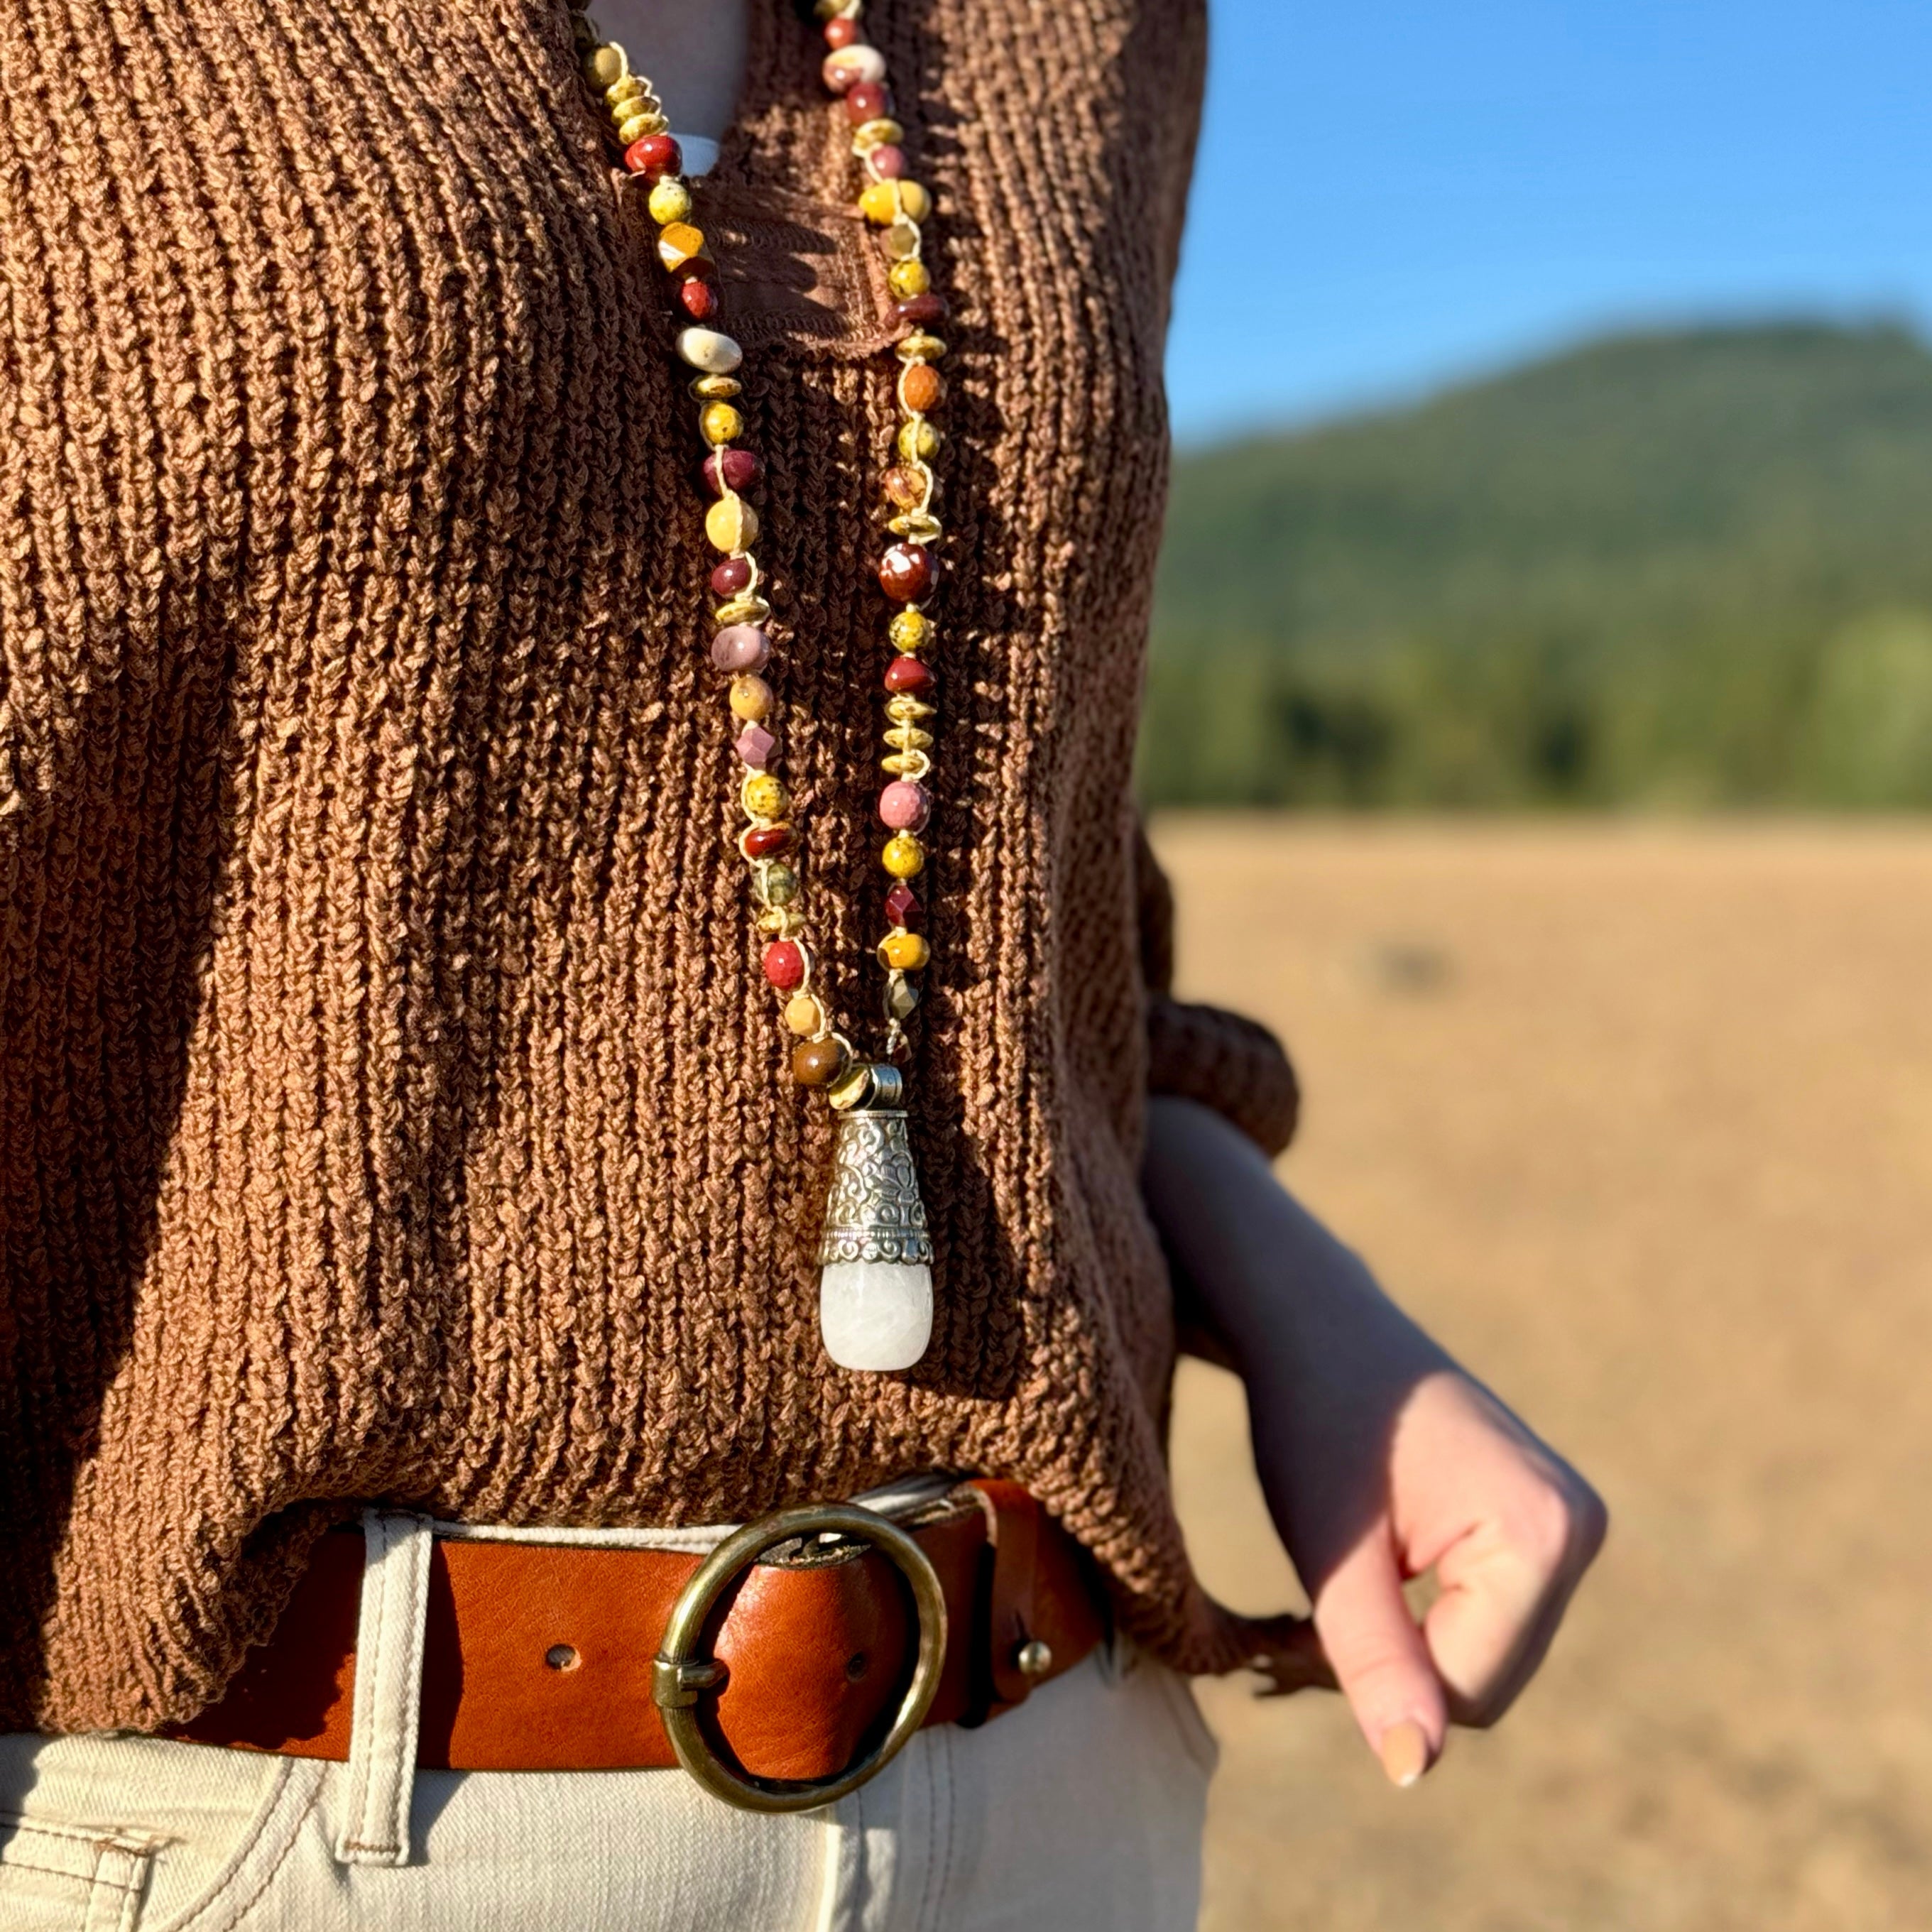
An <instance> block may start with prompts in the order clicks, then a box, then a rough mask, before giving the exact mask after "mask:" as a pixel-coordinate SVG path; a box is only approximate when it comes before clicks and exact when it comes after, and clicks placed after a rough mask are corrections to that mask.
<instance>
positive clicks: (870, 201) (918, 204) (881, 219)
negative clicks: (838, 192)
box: [859, 181, 932, 228]
mask: <svg viewBox="0 0 1932 1932" xmlns="http://www.w3.org/2000/svg"><path fill="white" fill-rule="evenodd" d="M859 212H860V213H861V214H863V215H864V216H865V219H866V220H868V221H869V222H871V223H873V225H874V226H875V227H879V228H886V227H889V226H891V225H892V223H894V222H895V221H898V220H907V221H923V220H925V219H926V217H927V216H928V215H929V214H931V213H932V196H931V195H929V194H928V193H926V190H925V189H924V188H922V187H920V186H919V183H918V182H917V181H874V182H873V183H872V184H871V186H870V187H868V188H867V189H866V190H865V192H864V193H862V194H861V195H860V196H859Z"/></svg>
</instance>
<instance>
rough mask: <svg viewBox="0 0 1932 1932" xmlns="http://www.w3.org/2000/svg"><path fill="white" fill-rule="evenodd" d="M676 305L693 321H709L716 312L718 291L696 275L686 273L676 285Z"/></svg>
mask: <svg viewBox="0 0 1932 1932" xmlns="http://www.w3.org/2000/svg"><path fill="white" fill-rule="evenodd" d="M677 305H678V307H679V308H681V309H682V310H683V311H684V312H685V314H686V315H688V316H689V317H690V318H691V320H692V321H693V322H709V320H711V318H712V317H713V316H715V314H717V313H718V306H719V305H718V291H717V290H716V289H715V288H714V287H712V285H711V284H710V283H709V282H707V281H704V280H703V278H701V277H699V276H697V275H688V276H686V277H685V279H684V280H683V281H681V282H679V284H678V285H677Z"/></svg>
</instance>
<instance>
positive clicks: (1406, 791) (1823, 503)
mask: <svg viewBox="0 0 1932 1932" xmlns="http://www.w3.org/2000/svg"><path fill="white" fill-rule="evenodd" d="M1149 704H1150V711H1149V718H1148V725H1147V728H1146V730H1145V734H1144V737H1143V742H1142V760H1141V775H1142V788H1143V790H1144V792H1145V795H1146V796H1147V797H1148V799H1149V800H1150V802H1155V803H1166V802H1228V803H1269V802H1340V803H1358V804H1365V805H1376V804H1395V805H1405V804H1414V805H1436V804H1457V803H1466V804H1471V805H1512V804H1550V803H1575V804H1581V805H1588V804H1619V803H1631V802H1637V803H1642V802H1681V803H1690V804H1699V803H1712V804H1727V803H1735V804H1753V803H1781V804H1793V805H1840V804H1842V805H1909V804H1932V352H1928V350H1927V347H1926V346H1925V345H1924V344H1923V343H1921V342H1920V341H1918V340H1917V339H1916V338H1915V337H1914V336H1913V335H1911V334H1910V333H1909V332H1907V331H1906V330H1904V329H1900V328H1896V327H1873V328H1868V329H1841V328H1832V327H1827V326H1813V325H1802V326H1801V325H1796V324H1794V325H1790V326H1766V327H1759V328H1748V329H1708V330H1700V331H1695V332H1682V333H1677V334H1670V335H1633V336H1627V337H1622V338H1616V339H1613V340H1610V341H1603V342H1600V343H1597V344H1592V345H1590V346H1589V347H1583V348H1580V349H1578V350H1575V351H1574V352H1572V353H1568V354H1566V355H1563V356H1558V357H1556V358H1554V359H1551V360H1549V361H1546V362H1539V363H1537V364H1535V365H1532V366H1531V367H1529V368H1524V369H1522V370H1520V371H1515V372H1514V373H1512V374H1507V375H1505V376H1502V377H1498V378H1496V379H1494V380H1490V381H1487V382H1483V383H1476V384H1473V385H1471V386H1469V387H1466V388H1463V389H1457V390H1455V391H1453V392H1450V393H1448V394H1446V395H1442V396H1439V397H1438V398H1435V399H1434V400H1433V401H1428V402H1426V403H1424V404H1421V405H1419V406H1418V407H1413V408H1409V409H1405V410H1396V411H1391V412H1390V413H1387V414H1384V415H1379V416H1373V417H1367V418H1363V419H1357V420H1353V421H1349V422H1342V423H1338V424H1336V425H1333V426H1331V427H1328V428H1319V429H1316V430H1311V431H1304V432H1301V433H1298V434H1286V435H1280V436H1275V437H1265V438H1260V439H1257V440H1253V441H1249V442H1244V443H1236V444H1233V445H1232V446H1225V447H1222V448H1219V449H1213V450H1210V451H1206V452H1200V453H1198V454H1196V455H1190V456H1188V457H1186V458H1183V459H1181V460H1180V461H1179V462H1178V464H1177V466H1176V472H1175V486H1174V493H1173V499H1172V508H1171V511H1170V514H1169V526H1168V534H1167V542H1166V550H1165V552H1164V554H1163V561H1162V565H1161V573H1160V586H1159V591H1158V595H1157V607H1156V617H1155V634H1154V667H1153V672H1152V676H1151V688H1150V692H1149Z"/></svg>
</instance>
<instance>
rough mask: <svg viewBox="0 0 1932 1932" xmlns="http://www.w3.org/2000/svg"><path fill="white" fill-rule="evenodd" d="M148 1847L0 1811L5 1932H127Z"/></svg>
mask: <svg viewBox="0 0 1932 1932" xmlns="http://www.w3.org/2000/svg"><path fill="white" fill-rule="evenodd" d="M153 1856H154V1841H153V1840H152V1839H151V1838H145V1837H142V1836H140V1835H137V1834H134V1833H129V1832H90V1831H86V1830H83V1829H81V1828H80V1827H79V1826H68V1825H55V1824H50V1823H47V1822H46V1821H45V1820H40V1819H31V1818H23V1817H19V1816H18V1815H17V1814H13V1813H10V1812H5V1811H0V1925H4V1926H5V1927H6V1928H7V1932H133V1927H134V1926H135V1924H136V1920H137V1918H138V1916H139V1912H140V1909H141V1897H142V1893H143V1892H144V1891H145V1890H146V1888H147V1882H148V1866H149V1864H150V1862H151V1860H152V1858H153Z"/></svg>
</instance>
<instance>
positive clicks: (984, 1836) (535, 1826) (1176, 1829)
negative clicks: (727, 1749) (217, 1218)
mask: <svg viewBox="0 0 1932 1932" xmlns="http://www.w3.org/2000/svg"><path fill="white" fill-rule="evenodd" d="M372 1598H373V1593H367V1594H365V1601H364V1614H365V1628H364V1631H363V1634H362V1640H360V1641H359V1655H373V1654H374V1652H373V1650H372V1649H371V1643H372V1640H373V1638H374V1632H372V1631H371V1629H370V1628H369V1627H368V1616H369V1613H370V1605H371V1601H372ZM359 1694H360V1686H359ZM362 1708H363V1707H362V1703H360V1701H359V1703H358V1706H357V1709H358V1712H359V1714H360V1713H361V1712H362ZM413 1730H414V1727H413V1724H393V1725H389V1726H386V1727H385V1726H380V1725H377V1726H372V1727H371V1730H370V1731H368V1732H365V1733H364V1735H363V1736H362V1738H361V1739H360V1740H359V1743H360V1745H361V1748H360V1749H359V1751H356V1757H357V1758H358V1759H359V1760H360V1762H359V1763H358V1762H352V1763H350V1764H349V1765H337V1764H325V1763H318V1762H316V1761H314V1760H306V1759H298V1758H281V1757H263V1756H261V1755H259V1754H253V1753H250V1752H245V1751H226V1750H223V1749H220V1748H217V1747H214V1746H209V1745H191V1744H176V1743H172V1742H167V1741H165V1740H163V1739H153V1738H137V1737H127V1736H97V1737H71V1738H58V1739H46V1738H40V1737H35V1736H10V1737H7V1736H0V1927H4V1928H5V1932H227V1928H229V1927H236V1928H237V1932H446V1929H447V1932H656V1929H657V1928H658V1927H663V1928H664V1932H673V1928H674V1932H792V1928H798V1932H995V1928H1001V1932H1006V1928H1010V1932H1048V1928H1050V1932H1085V1928H1088V1927H1091V1928H1093V1932H1187V1928H1188V1927H1192V1926H1193V1924H1194V1922H1195V1916H1196V1905H1197V1902H1198V1899H1199V1889H1200V1855H1201V1827H1202V1814H1203V1811H1204V1808H1205V1801H1206V1793H1207V1787H1208V1777H1209V1775H1210V1773H1211V1771H1212V1769H1213V1768H1214V1744H1213V1742H1212V1741H1211V1739H1210V1738H1209V1736H1208V1732H1207V1730H1206V1728H1205V1726H1204V1725H1203V1724H1202V1721H1201V1718H1200V1715H1199V1712H1197V1711H1196V1709H1195V1706H1194V1700H1193V1695H1192V1694H1191V1693H1190V1691H1189V1689H1188V1688H1187V1684H1186V1683H1185V1682H1184V1680H1183V1679H1181V1678H1179V1677H1178V1676H1175V1674H1174V1673H1172V1672H1171V1671H1169V1670H1166V1669H1165V1668H1164V1667H1162V1666H1160V1665H1159V1664H1156V1663H1154V1662H1153V1661H1151V1659H1148V1658H1137V1657H1136V1656H1134V1655H1132V1654H1131V1653H1129V1652H1125V1651H1124V1650H1122V1649H1115V1650H1114V1651H1112V1652H1108V1651H1103V1652H1100V1653H1097V1655H1095V1656H1094V1657H1092V1658H1088V1660H1087V1661H1086V1662H1085V1663H1084V1664H1082V1665H1080V1666H1079V1668H1077V1669H1076V1670H1072V1671H1070V1672H1069V1673H1067V1675H1066V1676H1064V1677H1062V1678H1059V1679H1056V1680H1055V1682H1052V1683H1051V1684H1048V1685H1045V1686H1043V1688H1041V1689H1040V1690H1039V1691H1036V1692H1035V1693H1034V1695H1033V1697H1031V1698H1030V1699H1029V1700H1028V1701H1027V1702H1026V1703H1025V1704H1023V1705H1022V1706H1020V1707H1019V1709H1017V1710H1014V1711H1011V1712H1008V1713H1007V1715H1005V1716H1004V1717H1001V1718H996V1719H995V1721H993V1722H992V1723H991V1724H987V1725H985V1726H983V1727H981V1728H980V1729H978V1730H970V1731H969V1730H961V1729H959V1727H956V1726H952V1725H946V1726H939V1727H935V1728H933V1729H932V1730H926V1731H923V1732H922V1733H919V1736H916V1738H914V1739H913V1741H912V1742H911V1743H910V1745H907V1748H906V1749H905V1750H904V1751H903V1752H902V1753H901V1754H900V1755H899V1757H898V1758H897V1759H896V1760H894V1762H893V1763H891V1764H890V1765H889V1766H886V1769H885V1770H884V1771H883V1772H881V1773H880V1775H879V1776H878V1777H877V1778H875V1779H874V1781H872V1782H871V1784H868V1785H867V1786H865V1787H864V1788H863V1789H862V1790H859V1791H857V1792H856V1793H853V1795H852V1796H850V1797H849V1798H847V1799H844V1800H842V1801H841V1802H840V1803H838V1805H835V1806H832V1807H831V1808H828V1809H826V1810H825V1811H819V1812H814V1813H811V1814H806V1815H805V1816H802V1817H763V1816H756V1815H753V1814H748V1813H745V1812H742V1811H734V1810H733V1809H731V1808H730V1807H728V1806H727V1805H722V1804H721V1803H719V1802H718V1801H717V1800H716V1799H713V1798H712V1797H710V1796H709V1795H708V1794H707V1793H705V1792H703V1791H702V1790H700V1789H699V1788H698V1787H697V1785H696V1784H694V1783H693V1782H692V1781H691V1780H690V1779H689V1778H687V1777H686V1776H685V1775H684V1774H683V1773H682V1772H679V1771H633V1772H437V1771H413V1765H412V1764H410V1763H406V1762H404V1761H403V1760H402V1757H401V1753H402V1752H403V1751H404V1749H407V1751H408V1752H409V1754H410V1757H411V1758H412V1759H413V1751H414V1741H413ZM371 1736H375V1737H376V1739H377V1743H376V1748H374V1751H372V1750H371V1748H370V1739H371ZM352 1750H356V1747H354V1746H352ZM412 1772H413V1775H411V1774H412ZM372 1790H373V1791H374V1792H377V1793H387V1794H391V1796H390V1797H389V1799H387V1800H386V1802H388V1803H389V1805H390V1807H391V1815H392V1816H393V1817H394V1818H395V1821H396V1824H397V1826H398V1828H400V1829H398V1830H397V1831H396V1832H395V1838H396V1841H397V1842H396V1843H395V1847H394V1852H393V1861H391V1860H388V1859H386V1860H384V1861H382V1862H376V1863H371V1862H367V1861H364V1860H362V1858H359V1857H357V1856H356V1848H359V1847H362V1846H363V1843H364V1838H363V1834H364V1833H365V1816H366V1815H367V1814H370V1812H371V1796H370V1795H371V1791H372ZM381 1809H382V1807H381V1806H380V1805H378V1806H377V1808H376V1810H377V1811H379V1812H380V1810H381ZM378 1836H379V1837H380V1834H378ZM405 1836H406V1838H407V1843H403V1842H401V1841H402V1840H403V1839H404V1837H405ZM345 1847H350V1848H351V1849H350V1850H348V1851H347V1852H346V1851H345Z"/></svg>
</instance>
